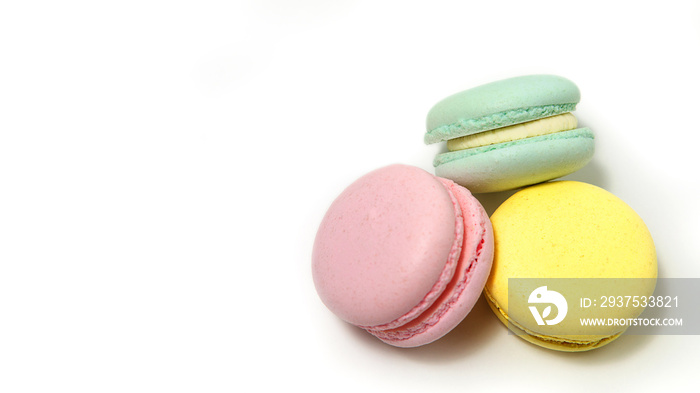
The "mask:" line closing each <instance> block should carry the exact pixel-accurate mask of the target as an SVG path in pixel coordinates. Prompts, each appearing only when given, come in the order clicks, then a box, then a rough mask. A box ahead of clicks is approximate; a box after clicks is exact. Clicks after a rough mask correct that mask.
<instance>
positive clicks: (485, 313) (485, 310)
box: [345, 295, 501, 363]
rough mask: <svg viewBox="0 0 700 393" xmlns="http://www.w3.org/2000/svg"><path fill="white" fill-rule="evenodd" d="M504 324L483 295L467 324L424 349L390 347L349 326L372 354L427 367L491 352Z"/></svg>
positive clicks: (461, 324) (463, 323) (471, 312)
mask: <svg viewBox="0 0 700 393" xmlns="http://www.w3.org/2000/svg"><path fill="white" fill-rule="evenodd" d="M499 324H500V322H499V321H498V320H497V319H496V318H494V317H493V312H492V311H491V309H490V308H489V306H488V304H487V303H486V300H485V299H484V297H483V295H481V296H479V299H478V300H477V302H476V304H474V308H472V310H471V311H470V312H469V314H468V315H467V316H466V318H464V320H463V321H462V322H461V323H460V324H459V325H457V326H456V327H455V328H454V329H452V330H451V331H450V332H449V333H447V334H446V335H445V336H443V337H442V338H440V339H438V340H436V341H434V342H432V343H430V344H426V345H423V346H420V347H415V348H399V347H394V346H391V345H388V344H386V343H384V342H382V341H380V340H379V339H377V338H376V337H374V336H372V335H371V334H369V333H367V332H366V331H364V330H363V329H360V328H358V327H355V326H352V325H350V324H345V325H346V327H347V329H348V330H349V331H350V333H351V334H352V336H353V338H354V339H355V340H357V343H358V344H360V345H365V346H367V348H369V349H370V350H372V351H377V352H378V353H382V354H385V355H390V356H400V357H402V358H408V359H412V360H414V361H417V362H425V363H445V362H452V361H456V360H458V359H462V358H464V357H467V356H474V355H475V354H476V353H479V352H481V351H482V350H485V349H487V348H488V345H489V342H490V341H492V339H493V338H495V336H496V335H497V334H499V333H501V330H500V329H499Z"/></svg>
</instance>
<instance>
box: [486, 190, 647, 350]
mask: <svg viewBox="0 0 700 393" xmlns="http://www.w3.org/2000/svg"><path fill="white" fill-rule="evenodd" d="M491 223H492V224H493V231H494V237H495V253H494V261H493V267H492V270H491V275H490V276H489V279H488V281H487V283H486V287H485V289H484V294H485V296H486V299H487V301H488V303H489V305H490V306H491V308H492V310H493V311H494V312H495V313H496V316H498V318H499V319H500V320H501V321H502V322H503V323H505V324H506V325H507V326H508V327H509V328H510V329H511V330H512V331H513V332H514V333H515V334H517V335H518V336H519V337H521V338H523V339H525V340H527V341H529V342H531V343H534V344H537V345H540V346H542V347H546V348H550V349H555V350H561V351H572V352H573V351H585V350H590V349H593V348H598V347H601V346H603V345H605V344H608V343H609V342H611V341H613V340H614V339H616V338H617V337H619V336H620V334H622V332H624V330H626V326H620V325H615V326H585V325H582V323H583V322H582V319H584V318H588V317H596V318H602V319H605V320H611V321H612V320H613V317H614V319H617V318H619V319H620V320H622V318H635V317H637V316H638V315H639V314H640V313H641V311H642V310H643V307H639V304H637V307H631V305H630V304H629V301H628V302H627V304H626V307H606V306H605V301H606V300H607V296H608V295H611V296H622V298H623V300H624V299H625V297H624V295H625V294H626V295H628V296H629V298H630V299H632V298H633V296H632V295H634V296H639V297H640V298H641V297H644V296H651V295H652V294H653V291H654V287H655V284H656V277H657V263H656V251H655V248H654V242H653V240H652V237H651V234H650V233H649V230H648V229H647V227H646V225H645V224H644V222H643V221H642V219H641V218H640V217H639V215H637V213H635V212H634V210H632V208H631V207H629V206H628V205H627V204H626V203H625V202H623V201H622V200H620V199H619V198H618V197H616V196H614V195H613V194H611V193H610V192H608V191H605V190H603V189H602V188H599V187H596V186H593V185H590V184H586V183H581V182H574V181H556V182H548V183H542V184H539V185H535V186H531V187H528V188H525V189H523V190H521V191H519V192H517V193H515V194H514V195H513V196H511V197H510V198H509V199H508V200H506V201H505V202H504V203H503V204H502V205H501V206H500V207H499V208H498V209H497V210H496V211H495V212H494V213H493V215H492V216H491ZM509 279H518V280H509ZM519 279H523V280H519ZM525 279H532V280H535V281H532V282H533V284H532V285H530V281H527V280H525ZM582 279H587V280H582ZM591 279H597V280H591ZM537 280H539V281H537ZM547 280H550V281H549V283H550V285H549V289H547V286H545V285H547ZM557 280H559V281H557ZM567 280H569V281H567ZM509 281H510V283H509ZM533 286H535V287H536V288H533ZM543 288H544V289H543ZM509 289H510V293H509ZM535 289H536V290H535ZM555 290H556V291H558V292H561V293H562V294H564V296H565V297H566V302H568V308H567V306H566V305H564V307H563V309H562V306H561V305H560V304H556V302H555V301H551V302H552V303H553V304H555V305H556V309H557V312H559V314H561V313H562V312H563V314H565V315H566V318H563V320H562V321H561V323H560V321H553V320H552V319H550V320H549V321H548V322H547V323H543V319H544V318H545V317H547V315H550V314H551V315H554V313H553V311H554V308H552V307H551V305H550V306H548V307H547V308H546V309H544V310H541V307H540V305H539V304H536V303H538V298H540V294H541V293H545V292H548V294H549V293H551V292H556V291H555ZM603 296H605V298H603ZM542 299H543V300H542V301H539V303H542V302H544V298H542ZM583 299H589V300H588V301H587V303H588V306H587V307H584V306H585V305H586V301H584V300H583ZM591 299H592V300H591ZM509 302H510V303H512V304H511V307H510V308H509ZM566 302H565V303H566ZM593 305H595V306H593ZM613 306H614V305H613ZM623 306H625V304H623ZM537 307H540V309H537ZM550 318H551V317H550ZM550 323H552V324H551V325H550Z"/></svg>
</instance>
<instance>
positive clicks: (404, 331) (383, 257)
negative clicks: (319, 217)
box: [312, 165, 493, 347]
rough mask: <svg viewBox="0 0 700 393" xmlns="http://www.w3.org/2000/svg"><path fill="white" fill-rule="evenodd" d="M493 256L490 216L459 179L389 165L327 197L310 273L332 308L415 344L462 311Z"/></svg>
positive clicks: (385, 336)
mask: <svg viewBox="0 0 700 393" xmlns="http://www.w3.org/2000/svg"><path fill="white" fill-rule="evenodd" d="M492 260H493V232H492V229H491V222H490V221H489V218H488V216H487V214H486V212H485V211H484V209H483V207H482V206H481V204H480V203H479V201H478V200H477V199H476V198H474V197H473V196H472V195H471V193H470V192H469V191H468V190H467V189H466V188H464V187H462V186H459V185H457V184H455V183H453V182H452V181H450V180H447V179H442V178H438V177H435V176H433V175H431V174H429V173H428V172H426V171H424V170H422V169H419V168H416V167H411V166H406V165H391V166H388V167H384V168H381V169H377V170H375V171H373V172H370V173H368V174H367V175H365V176H363V177H361V178H360V179H358V180H357V181H355V182H354V183H352V184H351V185H350V186H349V187H348V188H346V189H345V190H344V191H343V192H342V193H341V194H340V195H339V196H338V198H336V200H335V201H334V202H333V204H332V205H331V206H330V208H329V209H328V212H327V213H326V215H325V216H324V218H323V221H322V222H321V225H320V227H319V229H318V233H317V234H316V241H315V243H314V247H313V256H312V272H313V279H314V284H315V285H316V290H317V292H318V294H319V296H320V297H321V300H322V301H323V303H324V304H325V305H326V306H327V307H328V308H329V309H330V310H331V311H332V312H333V313H335V314H336V315H337V316H338V317H340V318H341V319H343V320H344V321H346V322H348V323H351V324H353V325H355V326H359V327H361V328H363V329H365V330H367V331H368V332H369V333H371V334H372V335H374V336H376V337H377V338H379V339H380V340H382V341H384V342H386V343H388V344H391V345H394V346H397V347H417V346H420V345H424V344H428V343H430V342H433V341H435V340H437V339H438V338H440V337H442V336H444V335H445V334H447V333H448V332H449V331H450V330H452V329H453V328H454V327H455V326H457V325H458V324H459V323H460V322H461V321H462V320H463V319H464V317H466V316H467V314H468V313H469V311H470V310H471V309H472V307H473V306H474V303H476V301H477V299H478V298H479V295H480V294H481V291H482V290H483V288H484V284H485V283H486V279H487V277H488V275H489V272H490V270H491V263H492Z"/></svg>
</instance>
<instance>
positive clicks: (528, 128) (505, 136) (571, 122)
mask: <svg viewBox="0 0 700 393" xmlns="http://www.w3.org/2000/svg"><path fill="white" fill-rule="evenodd" d="M577 126H578V121H577V120H576V116H574V115H573V114H572V113H570V112H567V113H563V114H560V115H555V116H550V117H545V118H543V119H537V120H531V121H528V122H524V123H519V124H513V125H510V126H506V127H501V128H496V129H494V130H489V131H484V132H480V133H477V134H471V135H466V136H463V137H459V138H455V139H450V140H448V141H447V150H449V151H456V150H464V149H470V148H474V147H480V146H487V145H493V144H497V143H502V142H510V141H515V140H520V139H525V138H530V137H534V136H540V135H547V134H552V133H555V132H561V131H568V130H573V129H574V128H576V127H577Z"/></svg>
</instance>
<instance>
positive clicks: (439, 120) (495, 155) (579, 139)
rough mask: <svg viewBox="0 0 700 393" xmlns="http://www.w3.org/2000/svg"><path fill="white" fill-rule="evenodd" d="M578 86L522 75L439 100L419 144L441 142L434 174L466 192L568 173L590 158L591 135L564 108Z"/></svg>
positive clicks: (559, 79)
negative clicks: (443, 147)
mask: <svg viewBox="0 0 700 393" xmlns="http://www.w3.org/2000/svg"><path fill="white" fill-rule="evenodd" d="M579 100H580V92H579V89H578V87H577V86H576V85H575V84H574V83H573V82H571V81H569V80H568V79H565V78H562V77H559V76H555V75H528V76H521V77H516V78H510V79H505V80H501V81H497V82H493V83H489V84H486V85H482V86H478V87H475V88H472V89H469V90H466V91H463V92H460V93H457V94H454V95H452V96H450V97H447V98H445V99H444V100H442V101H440V102H438V103H437V104H436V105H435V106H434V107H433V108H432V109H431V110H430V112H429V113H428V118H427V132H426V134H425V143H426V144H432V143H438V142H443V141H447V147H448V150H450V151H448V152H445V153H441V154H438V155H437V157H435V160H434V162H433V165H434V166H435V173H436V175H437V176H440V177H445V178H448V179H451V180H453V181H455V182H456V183H458V184H461V185H463V186H465V187H467V188H468V189H470V190H471V191H472V192H475V193H483V192H494V191H504V190H509V189H514V188H519V187H522V186H526V185H530V184H535V183H540V182H543V181H546V180H551V179H554V178H557V177H561V176H564V175H567V174H570V173H572V172H575V171H577V170H579V169H581V168H582V167H583V166H585V165H586V164H587V163H588V162H589V161H590V160H591V158H592V157H593V152H594V137H593V133H592V132H591V130H590V129H588V128H578V122H577V120H576V118H575V117H574V116H573V115H572V114H571V113H570V112H572V111H573V110H575V109H576V104H578V102H579Z"/></svg>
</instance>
